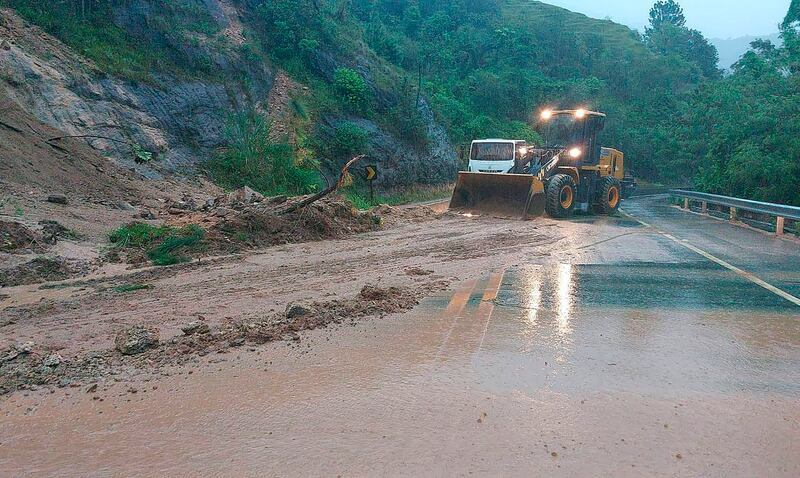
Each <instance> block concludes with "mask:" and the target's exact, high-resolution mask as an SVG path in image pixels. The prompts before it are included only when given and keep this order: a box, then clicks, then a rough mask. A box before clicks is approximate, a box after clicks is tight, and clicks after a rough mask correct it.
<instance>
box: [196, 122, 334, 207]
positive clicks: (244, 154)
mask: <svg viewBox="0 0 800 478" xmlns="http://www.w3.org/2000/svg"><path fill="white" fill-rule="evenodd" d="M225 136H226V138H227V140H228V146H227V147H226V148H224V149H222V150H221V151H219V152H218V153H217V154H216V155H215V156H214V158H212V159H211V161H209V162H208V163H207V165H206V168H207V171H208V173H209V175H210V176H211V179H212V180H214V181H215V182H217V183H218V184H220V185H221V186H223V187H225V188H229V189H236V188H240V187H242V186H250V187H251V188H253V189H255V190H256V191H258V192H260V193H261V194H264V195H267V196H274V195H279V194H306V193H309V192H313V191H314V190H316V188H317V187H318V186H319V179H318V178H319V176H318V174H317V172H316V171H313V170H309V169H305V168H303V167H302V166H301V165H300V164H298V160H297V157H296V156H297V155H296V154H295V151H294V148H293V147H292V145H290V144H289V143H287V142H286V141H275V140H273V139H271V138H270V123H269V122H268V121H267V120H266V119H265V118H264V117H263V116H260V115H257V114H253V113H249V114H236V115H233V116H232V117H231V118H230V119H229V121H228V124H227V125H226V128H225Z"/></svg>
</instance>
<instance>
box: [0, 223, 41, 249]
mask: <svg viewBox="0 0 800 478" xmlns="http://www.w3.org/2000/svg"><path fill="white" fill-rule="evenodd" d="M43 249H44V247H43V246H42V244H41V243H40V238H39V236H38V235H37V234H36V233H35V232H34V231H32V230H30V229H29V228H28V227H27V226H25V225H24V224H20V223H18V222H13V221H0V252H10V253H19V252H24V251H33V252H41V251H42V250H43Z"/></svg>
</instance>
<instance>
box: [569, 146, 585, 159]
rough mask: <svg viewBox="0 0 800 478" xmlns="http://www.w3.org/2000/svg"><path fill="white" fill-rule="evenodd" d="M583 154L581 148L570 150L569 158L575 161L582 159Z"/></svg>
mask: <svg viewBox="0 0 800 478" xmlns="http://www.w3.org/2000/svg"><path fill="white" fill-rule="evenodd" d="M582 154H583V151H581V148H572V149H570V150H569V156H570V157H571V158H573V159H578V158H580V157H581V155H582Z"/></svg>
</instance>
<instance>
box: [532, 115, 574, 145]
mask: <svg viewBox="0 0 800 478" xmlns="http://www.w3.org/2000/svg"><path fill="white" fill-rule="evenodd" d="M585 126H586V123H585V120H580V119H576V118H575V117H574V116H573V115H558V116H553V117H552V118H551V119H549V120H548V121H546V122H545V123H543V124H541V125H540V126H539V128H538V129H539V134H540V135H541V136H542V138H544V141H545V145H546V146H548V147H554V148H555V147H560V148H567V147H570V146H573V145H576V144H580V143H583V139H584V136H585V133H584V128H585Z"/></svg>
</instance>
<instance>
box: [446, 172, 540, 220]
mask: <svg viewBox="0 0 800 478" xmlns="http://www.w3.org/2000/svg"><path fill="white" fill-rule="evenodd" d="M450 210H453V211H457V212H464V213H474V214H480V215H489V216H500V217H514V218H522V219H528V218H532V217H538V216H541V215H543V214H544V210H545V193H544V183H542V181H541V180H540V179H539V178H537V177H536V176H531V175H529V174H500V173H498V174H495V173H468V172H460V173H458V182H456V188H455V190H453V197H452V199H451V200H450Z"/></svg>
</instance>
